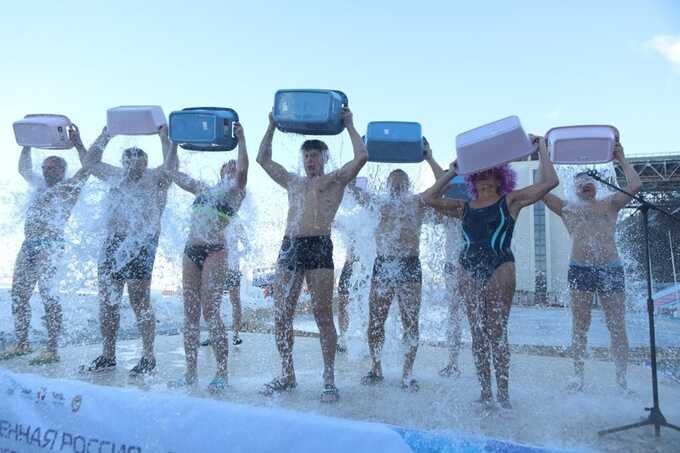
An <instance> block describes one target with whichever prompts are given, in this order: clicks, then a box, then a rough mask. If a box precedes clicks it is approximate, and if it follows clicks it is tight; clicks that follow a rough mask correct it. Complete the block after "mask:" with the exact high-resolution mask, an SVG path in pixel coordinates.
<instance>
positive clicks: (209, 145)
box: [170, 107, 238, 151]
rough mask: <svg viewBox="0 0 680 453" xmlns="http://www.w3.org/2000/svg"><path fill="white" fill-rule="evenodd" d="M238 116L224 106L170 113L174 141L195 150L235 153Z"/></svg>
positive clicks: (171, 132)
mask: <svg viewBox="0 0 680 453" xmlns="http://www.w3.org/2000/svg"><path fill="white" fill-rule="evenodd" d="M236 122H238V113H236V111H235V110H233V109H230V108H222V107H190V108H186V109H182V110H180V111H177V112H172V113H171V114H170V140H172V141H173V142H175V143H179V145H180V146H181V147H182V148H184V149H189V150H192V151H231V150H233V149H234V148H236V145H237V144H238V138H236V136H235V135H234V123H236Z"/></svg>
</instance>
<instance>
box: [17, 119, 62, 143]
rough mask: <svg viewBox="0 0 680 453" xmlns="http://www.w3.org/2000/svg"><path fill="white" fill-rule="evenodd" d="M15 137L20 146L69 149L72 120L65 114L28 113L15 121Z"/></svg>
mask: <svg viewBox="0 0 680 453" xmlns="http://www.w3.org/2000/svg"><path fill="white" fill-rule="evenodd" d="M13 126H14V137H15V139H16V141H17V144H18V145H19V146H30V147H34V148H44V149H69V148H72V147H73V144H72V143H71V140H70V137H69V127H70V126H71V120H69V119H68V117H66V116H64V115H53V114H46V113H41V114H35V115H26V116H25V117H24V118H23V119H21V120H19V121H16V122H15V123H14V125H13Z"/></svg>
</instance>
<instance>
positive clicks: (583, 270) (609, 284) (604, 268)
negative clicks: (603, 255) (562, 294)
mask: <svg viewBox="0 0 680 453" xmlns="http://www.w3.org/2000/svg"><path fill="white" fill-rule="evenodd" d="M567 280H568V281H569V288H570V289H574V290H576V291H584V292H592V293H595V292H597V293H600V294H601V295H605V294H607V293H612V292H618V293H620V292H623V291H624V290H625V289H626V278H625V274H624V272H623V266H622V265H621V263H619V262H615V263H612V264H609V265H600V266H595V265H588V264H583V263H574V262H572V263H570V264H569V273H568V277H567Z"/></svg>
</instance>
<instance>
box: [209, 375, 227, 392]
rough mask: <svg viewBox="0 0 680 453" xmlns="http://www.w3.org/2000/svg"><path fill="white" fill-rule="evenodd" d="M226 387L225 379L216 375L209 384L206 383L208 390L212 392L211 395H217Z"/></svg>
mask: <svg viewBox="0 0 680 453" xmlns="http://www.w3.org/2000/svg"><path fill="white" fill-rule="evenodd" d="M226 387H227V379H226V378H221V377H216V378H215V379H213V380H212V381H210V384H208V392H209V393H211V394H213V395H219V394H221V393H223V392H224V389H225V388H226Z"/></svg>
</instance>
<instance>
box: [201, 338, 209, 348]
mask: <svg viewBox="0 0 680 453" xmlns="http://www.w3.org/2000/svg"><path fill="white" fill-rule="evenodd" d="M211 344H212V343H210V338H206V339H205V340H203V341H201V346H210V345H211Z"/></svg>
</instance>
